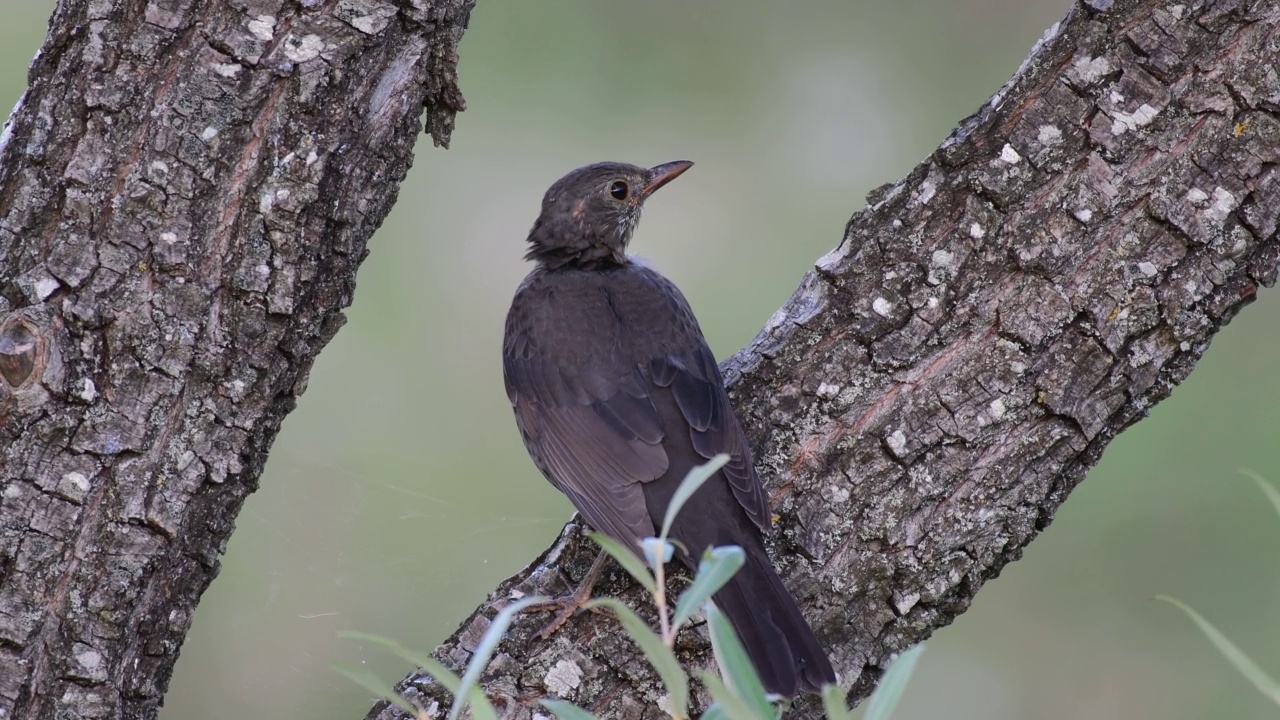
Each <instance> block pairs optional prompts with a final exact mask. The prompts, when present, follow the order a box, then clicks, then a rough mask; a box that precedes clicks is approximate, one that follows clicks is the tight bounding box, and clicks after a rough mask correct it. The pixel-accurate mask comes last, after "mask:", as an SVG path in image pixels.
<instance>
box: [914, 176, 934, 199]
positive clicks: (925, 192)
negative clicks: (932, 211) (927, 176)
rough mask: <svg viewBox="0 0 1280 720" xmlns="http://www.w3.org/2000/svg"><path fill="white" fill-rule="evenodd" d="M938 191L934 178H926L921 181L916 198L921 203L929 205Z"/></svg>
mask: <svg viewBox="0 0 1280 720" xmlns="http://www.w3.org/2000/svg"><path fill="white" fill-rule="evenodd" d="M937 192H938V186H937V185H935V184H934V183H933V181H932V180H925V181H924V182H922V183H920V189H919V190H918V191H917V192H916V199H917V200H919V201H920V204H921V205H928V204H929V201H930V200H932V199H933V196H934V195H935V194H937Z"/></svg>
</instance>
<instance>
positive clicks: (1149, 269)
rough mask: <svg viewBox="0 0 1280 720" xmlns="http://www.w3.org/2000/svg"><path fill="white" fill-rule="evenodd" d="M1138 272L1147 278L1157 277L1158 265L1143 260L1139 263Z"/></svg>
mask: <svg viewBox="0 0 1280 720" xmlns="http://www.w3.org/2000/svg"><path fill="white" fill-rule="evenodd" d="M1138 272H1140V273H1142V274H1143V275H1145V276H1147V277H1155V274H1156V272H1157V270H1156V265H1155V263H1153V262H1151V261H1149V260H1143V261H1142V262H1140V263H1138Z"/></svg>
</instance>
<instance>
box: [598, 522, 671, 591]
mask: <svg viewBox="0 0 1280 720" xmlns="http://www.w3.org/2000/svg"><path fill="white" fill-rule="evenodd" d="M587 537H589V538H591V539H592V540H595V542H596V544H597V545H599V546H600V548H601V549H602V550H604V551H605V552H607V553H609V555H610V556H612V557H613V559H614V560H617V561H618V564H619V565H621V566H622V569H623V570H626V571H627V572H628V573H630V574H631V577H633V578H635V579H636V582H638V583H640V584H641V585H643V586H644V589H645V590H648V591H649V594H650V595H653V594H654V593H655V592H657V589H658V584H657V582H655V581H654V579H653V573H650V572H649V568H648V567H647V566H646V565H645V564H644V561H643V560H641V559H640V558H639V557H638V556H637V555H636V554H635V553H634V552H632V551H631V549H630V548H628V547H627V546H626V545H623V544H622V543H620V542H618V541H617V540H614V539H613V538H611V537H609V536H608V535H601V534H600V533H598V532H592V533H588V534H587Z"/></svg>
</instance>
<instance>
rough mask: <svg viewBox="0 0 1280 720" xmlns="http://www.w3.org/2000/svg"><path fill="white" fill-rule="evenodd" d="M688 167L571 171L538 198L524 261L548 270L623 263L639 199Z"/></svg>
mask: <svg viewBox="0 0 1280 720" xmlns="http://www.w3.org/2000/svg"><path fill="white" fill-rule="evenodd" d="M690 167H693V163H691V162H689V161H688V160H676V161H675V162H669V163H663V164H662V165H658V166H656V167H652V168H647V169H646V168H642V167H638V166H636V165H628V164H626V163H616V162H605V163H597V164H595V165H588V166H586V167H581V168H578V169H577V170H574V171H573V172H571V173H569V174H568V175H565V176H564V177H562V178H560V179H559V180H557V181H556V183H555V184H554V185H552V186H551V189H549V190H547V194H546V195H544V196H543V197H542V213H541V214H540V215H539V216H538V220H537V222H535V223H534V224H533V229H532V230H530V231H529V252H528V254H526V255H525V258H526V259H528V260H536V261H537V262H538V263H540V264H542V265H544V266H546V267H550V268H558V267H601V266H609V265H624V264H626V262H627V255H626V252H627V243H629V242H630V241H631V234H632V233H633V232H635V229H636V224H637V223H638V222H640V210H641V208H643V207H644V201H645V200H646V199H648V197H649V196H650V195H652V194H653V193H654V191H656V190H657V189H658V188H660V187H662V186H663V185H666V184H667V183H669V182H671V181H672V180H674V179H675V178H676V177H677V176H679V175H680V173H682V172H684V171H685V170H688V169H689V168H690Z"/></svg>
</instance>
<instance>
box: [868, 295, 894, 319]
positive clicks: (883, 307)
mask: <svg viewBox="0 0 1280 720" xmlns="http://www.w3.org/2000/svg"><path fill="white" fill-rule="evenodd" d="M871 309H872V310H875V311H876V314H877V315H880V316H882V317H889V314H890V313H892V312H893V303H891V302H889V301H888V300H885V299H884V298H882V297H878V298H876V299H875V300H873V301H871Z"/></svg>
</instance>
